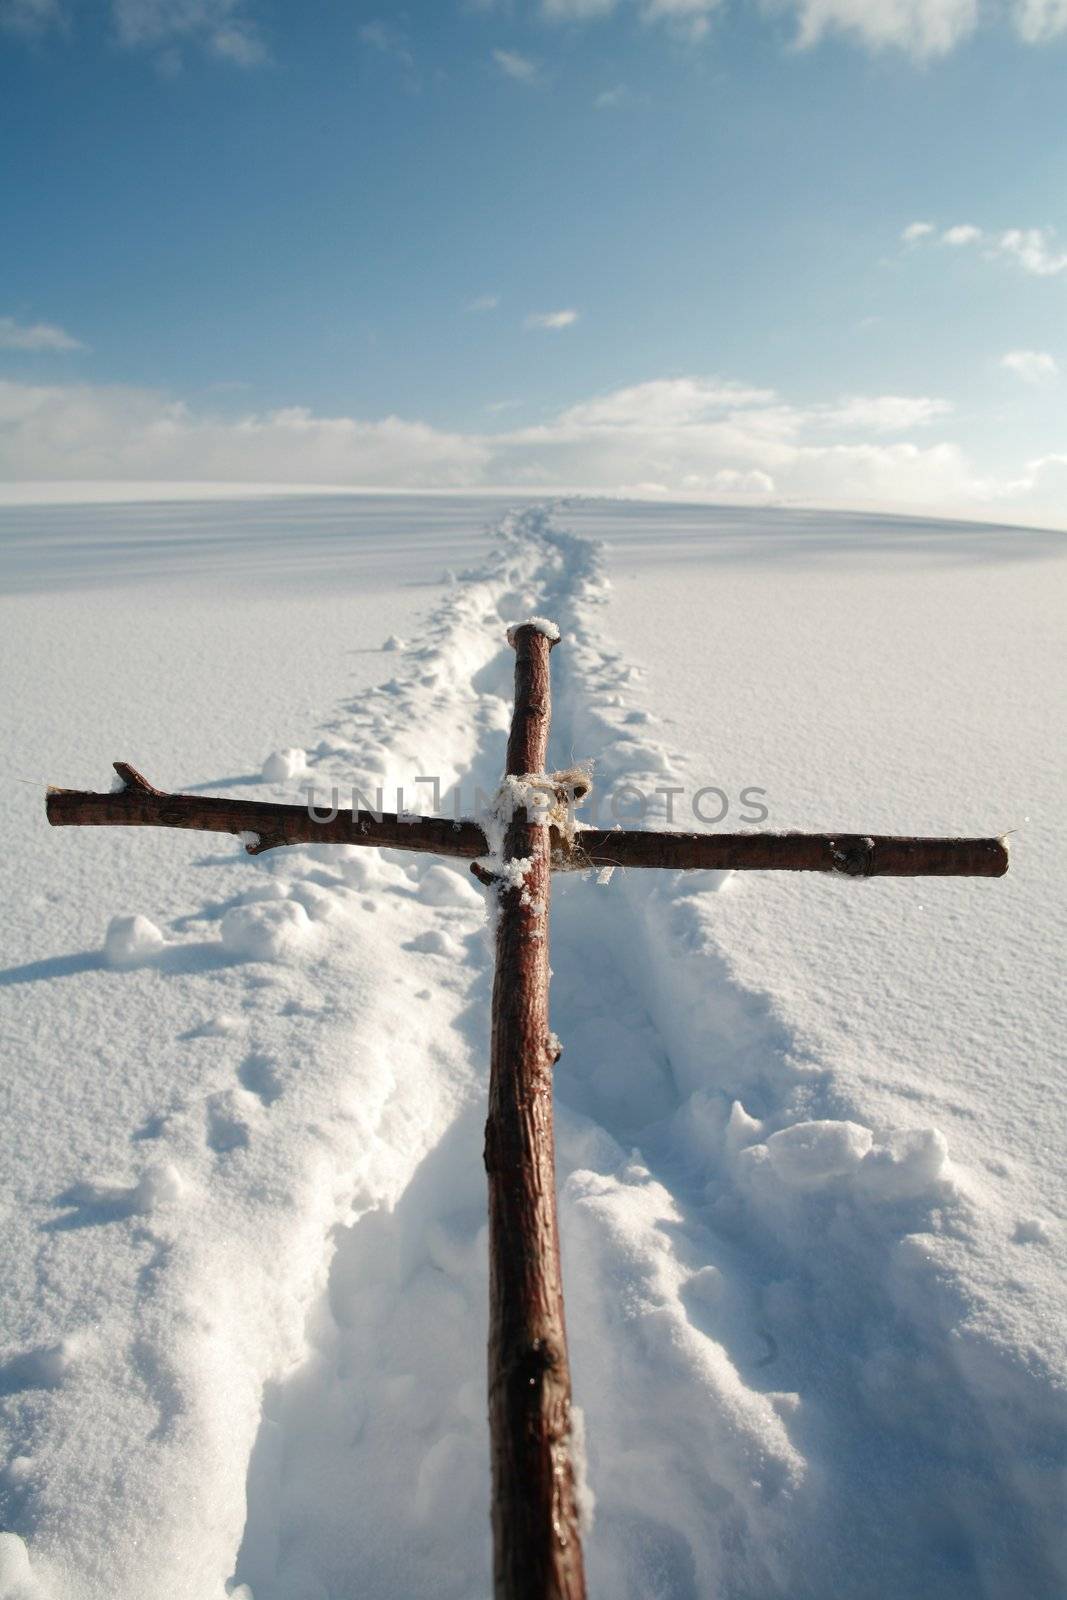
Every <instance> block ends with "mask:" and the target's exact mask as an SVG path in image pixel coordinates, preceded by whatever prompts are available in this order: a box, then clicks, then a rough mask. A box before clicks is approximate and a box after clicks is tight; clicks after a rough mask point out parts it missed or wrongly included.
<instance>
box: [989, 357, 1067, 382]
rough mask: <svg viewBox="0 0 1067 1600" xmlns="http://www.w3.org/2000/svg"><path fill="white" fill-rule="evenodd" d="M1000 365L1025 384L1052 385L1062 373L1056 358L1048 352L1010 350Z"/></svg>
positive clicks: (1001, 359) (1002, 358)
mask: <svg viewBox="0 0 1067 1600" xmlns="http://www.w3.org/2000/svg"><path fill="white" fill-rule="evenodd" d="M1000 364H1001V366H1002V367H1003V368H1004V369H1005V371H1006V372H1013V373H1014V374H1015V376H1016V377H1017V378H1022V380H1023V382H1024V383H1034V384H1040V383H1052V382H1054V381H1055V379H1056V378H1058V377H1059V372H1060V368H1059V363H1058V362H1057V360H1056V357H1055V356H1051V355H1049V353H1048V351H1047V350H1009V351H1008V353H1007V355H1004V356H1001V358H1000Z"/></svg>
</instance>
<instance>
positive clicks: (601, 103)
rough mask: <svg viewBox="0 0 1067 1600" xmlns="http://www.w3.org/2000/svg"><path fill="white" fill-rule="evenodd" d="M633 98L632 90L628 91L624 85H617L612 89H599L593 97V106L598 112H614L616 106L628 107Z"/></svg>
mask: <svg viewBox="0 0 1067 1600" xmlns="http://www.w3.org/2000/svg"><path fill="white" fill-rule="evenodd" d="M634 98H635V96H634V93H633V90H632V89H628V88H627V87H626V85H625V84H624V83H617V84H616V85H615V87H614V89H601V91H600V93H599V94H598V95H596V96H595V97H594V99H593V105H594V106H595V107H596V109H597V110H598V111H614V110H615V109H616V108H617V107H618V106H625V105H629V104H630V102H631V101H632V100H633V99H634Z"/></svg>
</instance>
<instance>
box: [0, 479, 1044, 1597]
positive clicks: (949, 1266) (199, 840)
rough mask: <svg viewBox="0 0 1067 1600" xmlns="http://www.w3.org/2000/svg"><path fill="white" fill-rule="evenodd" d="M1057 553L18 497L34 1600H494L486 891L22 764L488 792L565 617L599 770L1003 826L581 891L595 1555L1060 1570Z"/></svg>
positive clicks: (6, 763)
mask: <svg viewBox="0 0 1067 1600" xmlns="http://www.w3.org/2000/svg"><path fill="white" fill-rule="evenodd" d="M604 540H606V541H608V544H607V545H606V546H604V545H602V544H601V543H600V541H604ZM1065 555H1067V538H1065V536H1064V535H1062V534H1054V533H1043V532H1035V531H1032V530H1031V531H1024V530H1015V529H1009V528H997V527H993V526H989V525H978V524H975V525H965V524H960V523H951V524H950V523H942V524H937V523H922V522H917V521H914V520H907V519H893V518H879V517H873V516H872V517H859V516H843V515H833V514H830V513H818V514H811V513H803V512H788V511H758V512H757V511H751V512H746V511H741V510H736V509H733V510H714V509H709V508H706V507H704V508H697V507H692V508H687V507H678V506H669V507H667V506H664V507H652V506H646V505H638V504H634V503H621V502H620V503H612V502H606V501H601V502H595V501H587V502H573V503H568V504H561V505H553V506H544V505H538V504H536V503H534V502H530V503H527V504H526V505H525V506H521V507H519V508H518V509H516V510H511V511H509V510H508V506H507V505H506V504H505V503H504V502H498V501H493V500H492V499H490V498H480V499H479V498H471V499H466V500H465V499H462V498H457V497H448V498H444V497H442V498H440V499H433V498H428V497H419V498H399V497H370V496H366V497H356V496H348V497H343V496H319V497H315V498H306V499H302V498H295V497H293V498H287V497H278V498H274V499H270V500H266V499H264V500H246V501H240V502H238V501H229V502H219V503H208V502H204V503H186V504H181V503H167V504H162V503H160V504H125V505H111V506H109V505H93V506H85V507H77V506H63V507H57V506H52V507H46V506H36V507H25V508H13V507H12V508H7V509H2V510H0V580H2V584H3V589H4V591H5V597H4V598H3V600H2V601H0V667H2V681H3V686H4V704H5V734H6V741H5V746H4V752H3V754H4V760H3V774H4V782H3V798H4V806H5V816H6V819H7V822H8V838H7V846H6V862H7V866H8V883H9V887H8V890H7V894H6V896H5V915H4V918H3V922H2V927H0V939H2V946H3V948H2V951H0V962H2V965H3V970H2V971H0V1008H2V1023H0V1026H2V1039H3V1048H4V1055H5V1069H4V1075H3V1079H2V1096H3V1109H4V1117H3V1140H2V1147H0V1162H2V1165H0V1217H2V1231H0V1237H2V1242H3V1251H4V1258H3V1263H2V1269H0V1270H2V1279H0V1281H2V1283H3V1289H4V1293H3V1326H2V1334H0V1527H2V1528H4V1529H7V1530H9V1532H7V1533H0V1600H105V1597H114V1600H222V1597H223V1596H224V1595H225V1594H227V1593H237V1594H239V1595H242V1597H243V1600H247V1596H248V1594H249V1592H251V1593H252V1594H253V1595H254V1596H255V1600H354V1597H355V1596H359V1597H360V1600H421V1597H426V1600H429V1597H431V1596H432V1597H434V1600H483V1597H485V1596H487V1594H488V1589H489V1580H488V1520H487V1505H488V1465H487V1455H488V1449H487V1436H486V1424H485V1405H484V1397H483V1389H484V1373H483V1367H484V1337H485V1301H486V1260H485V1225H484V1208H485V1199H484V1181H483V1173H482V1167H481V1123H482V1116H483V1103H484V1093H485V1079H486V1055H487V1031H488V1030H487V1005H488V991H489V981H490V969H491V957H490V953H489V949H488V945H487V941H486V938H485V928H484V922H485V916H484V908H483V902H482V897H481V892H480V891H479V890H477V889H476V887H475V885H474V884H473V881H472V880H471V878H470V875H469V874H468V873H467V872H466V871H465V870H463V868H462V866H461V864H442V863H439V862H434V861H433V859H432V858H419V857H404V856H402V855H400V854H398V853H390V852H384V853H381V854H378V853H375V852H371V851H360V850H356V849H354V848H337V847H328V846H321V847H314V848H309V849H304V850H299V851H288V852H274V853H271V854H268V855H266V856H264V857H261V858H258V859H255V860H253V859H251V858H249V857H247V856H245V855H244V854H243V853H242V850H241V847H240V845H239V844H238V843H237V842H236V841H232V842H231V841H229V840H228V839H227V838H225V837H224V836H206V835H204V836H202V835H195V834H179V833H170V832H160V833H148V832H126V831H120V830H116V831H114V832H112V831H111V830H99V831H97V830H76V829H72V830H61V831H56V830H50V829H49V828H48V827H47V825H46V823H45V821H44V814H43V788H44V785H45V784H46V783H47V782H54V783H60V784H64V785H67V786H70V787H79V786H82V787H98V788H106V787H107V786H108V780H109V774H110V765H109V763H110V761H111V760H112V759H114V758H123V759H126V760H129V761H132V762H133V763H134V764H135V765H136V766H138V767H140V768H141V769H142V770H143V771H144V772H145V773H146V775H147V776H148V778H149V779H150V780H151V781H152V782H154V783H157V784H159V785H160V786H162V787H166V788H173V789H179V788H181V789H190V788H197V787H199V788H202V789H203V790H204V791H205V792H213V791H217V792H224V793H232V794H234V795H237V796H244V797H245V798H257V799H258V798H269V797H274V798H282V797H286V796H287V797H291V798H296V797H298V795H299V790H300V788H301V786H302V785H303V784H304V783H306V782H307V781H308V776H307V774H306V773H301V772H300V771H299V761H298V760H297V759H296V758H293V759H287V760H285V761H279V762H277V763H275V765H274V767H273V768H271V769H269V770H271V771H273V772H275V773H277V774H278V775H279V776H278V778H277V779H276V780H275V781H271V780H267V779H264V777H263V775H262V774H263V765H264V761H265V759H266V758H268V757H269V756H271V755H272V754H273V753H275V752H280V751H284V750H303V751H305V752H306V756H307V768H308V772H309V773H310V775H311V777H312V778H313V780H314V782H315V783H316V784H317V785H318V786H319V787H320V789H321V791H322V792H323V794H325V793H326V791H327V790H328V789H329V787H330V786H331V785H332V784H337V785H338V786H339V787H340V788H341V789H342V791H347V790H349V789H350V788H351V786H352V785H353V784H358V785H359V786H360V787H361V788H362V789H363V791H364V792H365V793H373V791H374V789H375V788H376V786H377V785H378V784H383V783H384V784H385V785H386V786H390V785H392V786H395V785H396V784H398V783H402V784H404V785H405V786H406V792H407V794H408V796H409V797H410V798H412V799H413V798H414V792H413V789H412V787H411V786H412V783H413V779H414V778H415V777H416V776H417V775H435V776H437V777H438V778H439V779H440V781H441V785H442V788H443V789H445V790H447V789H448V787H449V786H450V784H452V783H454V782H460V783H462V785H463V786H464V790H465V792H466V793H469V794H470V795H471V796H473V791H474V788H475V786H476V785H478V786H480V787H481V788H483V789H485V790H490V789H491V788H492V787H493V785H494V783H495V780H496V777H497V775H498V773H499V770H500V767H501V764H502V757H503V747H504V741H505V736H506V728H507V723H508V717H509V711H510V694H511V662H512V656H511V652H510V651H509V649H508V648H507V646H506V644H505V641H504V637H503V622H504V621H505V620H507V619H510V618H511V617H514V616H517V615H525V614H528V613H530V612H537V613H540V614H544V615H548V616H553V617H555V618H556V620H557V621H558V622H559V623H560V625H561V627H562V629H563V633H564V640H563V643H562V644H561V645H560V646H559V648H558V649H557V650H556V651H555V652H554V654H553V672H554V682H555V688H556V705H555V713H554V738H553V750H552V760H553V763H554V764H555V765H557V766H562V765H565V764H569V763H570V762H571V761H572V760H574V759H580V758H583V757H587V756H592V757H595V758H596V760H597V771H596V780H597V787H598V792H599V793H600V795H601V796H602V797H604V796H606V795H608V794H609V793H611V792H613V791H616V792H617V790H618V787H619V785H621V784H622V783H624V782H630V783H633V784H636V785H638V786H639V787H641V788H642V789H643V790H645V791H649V790H651V789H654V788H656V787H660V788H664V787H676V788H681V789H682V790H683V793H682V795H681V796H680V797H678V796H676V797H675V798H674V801H673V804H674V805H675V808H676V809H675V821H676V823H677V824H678V825H683V826H687V825H688V826H691V825H692V822H691V816H687V815H686V808H687V807H688V806H689V805H690V803H691V797H692V795H693V794H694V793H695V792H696V791H697V790H700V789H702V788H704V789H708V788H712V787H715V788H718V789H720V790H722V791H723V793H724V795H725V796H726V798H727V800H728V801H729V803H730V808H731V809H730V811H729V813H728V815H727V816H726V817H725V818H724V819H723V822H722V826H724V827H735V826H740V825H744V824H743V818H742V815H741V809H740V808H741V802H740V793H741V790H742V789H745V788H761V789H765V790H766V791H767V793H766V797H765V798H764V801H763V803H764V804H765V805H766V806H767V807H768V810H769V813H770V815H769V818H768V822H767V826H769V827H774V828H778V829H784V828H807V827H811V828H823V827H838V828H841V829H855V830H860V831H863V830H867V829H871V830H875V831H899V832H980V833H989V832H1001V831H1007V830H1009V829H1010V830H1013V840H1012V843H1013V857H1012V869H1011V872H1010V874H1009V876H1008V877H1007V878H1006V879H1003V880H1000V881H992V882H989V881H977V882H969V881H951V880H944V881H938V880H932V881H925V882H924V881H910V882H909V881H875V882H870V883H855V882H850V881H843V880H842V881H838V880H834V881H824V880H823V879H821V878H816V877H810V876H807V875H804V876H797V877H792V876H788V875H782V876H780V877H779V876H772V875H756V874H752V875H746V874H739V875H734V876H733V877H730V876H728V875H721V874H693V875H677V876H672V875H661V874H640V873H631V874H628V875H621V874H616V875H615V876H614V877H613V878H612V879H611V881H610V882H608V883H598V882H596V881H593V880H590V879H588V878H584V877H583V878H573V879H566V880H560V879H557V880H556V885H555V891H554V908H553V956H552V960H553V967H554V980H553V1021H554V1026H555V1028H556V1030H557V1032H559V1033H560V1035H561V1036H562V1038H563V1040H564V1044H565V1052H564V1056H563V1059H562V1061H561V1063H560V1066H559V1068H558V1069H557V1100H558V1107H559V1113H558V1123H559V1127H558V1132H559V1169H560V1185H561V1220H562V1228H563V1248H564V1270H565V1276H566V1288H567V1308H568V1320H569V1329H570V1338H571V1355H572V1365H573V1370H574V1380H575V1390H576V1397H577V1399H578V1401H579V1403H580V1405H581V1407H582V1409H583V1411H584V1416H585V1431H586V1445H587V1457H588V1478H589V1487H590V1493H591V1497H592V1499H593V1501H594V1502H595V1504H594V1506H593V1509H592V1525H591V1529H590V1532H589V1535H588V1541H587V1551H588V1566H589V1573H590V1583H591V1591H592V1593H593V1594H594V1595H597V1596H611V1597H612V1600H647V1597H652V1596H658V1597H661V1600H689V1597H694V1600H695V1597H706V1596H711V1595H716V1596H722V1597H728V1600H769V1597H771V1596H778V1595H780V1596H782V1597H788V1600H827V1597H828V1596H830V1595H833V1596H838V1597H845V1600H862V1597H871V1600H889V1597H893V1600H896V1597H898V1596H903V1595H912V1594H915V1595H919V1594H922V1595H924V1596H936V1597H943V1600H974V1597H988V1600H1014V1597H1022V1596H1028V1597H1037V1600H1054V1597H1057V1596H1060V1595H1061V1594H1062V1593H1063V1592H1064V1590H1065V1588H1067V1542H1065V1538H1064V1533H1063V1526H1064V1521H1065V1518H1064V1511H1065V1506H1067V1497H1065V1479H1064V1446H1065V1438H1067V1398H1065V1386H1067V1380H1065V1362H1064V1336H1063V1327H1064V1313H1065V1311H1067V1290H1065V1284H1064V1273H1063V1247H1064V1239H1065V1230H1064V1223H1065V1219H1067V1205H1065V1194H1064V1184H1063V1177H1062V1150H1063V1147H1064V1138H1065V1128H1064V1117H1063V1069H1062V1062H1061V1061H1060V1060H1059V1059H1058V1054H1057V1053H1058V1050H1059V1047H1060V1042H1061V1039H1062V1036H1063V1019H1062V1011H1058V1010H1057V1002H1058V988H1059V979H1060V967H1061V964H1062V949H1063V917H1064V912H1063V907H1064V895H1065V888H1067V883H1065V879H1067V873H1065V871H1064V865H1065V862H1064V853H1063V847H1062V844H1061V843H1060V838H1061V830H1059V829H1058V828H1057V823H1058V822H1059V820H1060V814H1061V811H1062V805H1063V800H1064V795H1063V790H1062V785H1061V783H1060V775H1059V767H1060V745H1061V742H1062V732H1061V726H1060V722H1059V719H1058V717H1057V711H1058V709H1059V701H1060V698H1061V693H1062V678H1063V663H1062V657H1061V655H1060V654H1059V650H1060V644H1061V635H1062V616H1063V607H1064V599H1065V594H1064V589H1065V574H1067V561H1065ZM387 643H389V644H390V645H391V646H392V648H389V649H383V647H384V646H385V645H386V644H387ZM286 771H290V772H291V773H292V775H291V776H289V777H284V776H281V774H283V773H284V772H286ZM422 788H423V791H425V789H426V786H425V785H424V786H422ZM386 803H387V804H388V803H389V802H388V799H387V801H386ZM665 804H666V801H665V800H664V798H663V797H662V796H661V797H660V798H659V799H658V800H657V801H656V803H655V805H656V806H657V807H658V808H659V814H660V815H662V809H663V807H664V805H665ZM702 804H703V807H704V810H705V814H706V815H707V816H709V817H710V816H713V815H714V814H715V810H716V808H721V802H719V801H718V800H717V799H716V798H715V797H713V796H705V797H704V800H703V802H702ZM651 814H652V815H655V814H656V812H655V808H654V809H653V812H652V813H651ZM609 820H610V817H609ZM135 916H140V917H142V918H144V919H147V922H146V924H140V923H138V924H133V925H130V924H125V925H119V926H117V927H115V928H113V929H112V932H111V935H110V938H109V937H108V929H109V924H110V923H111V921H112V919H113V918H117V917H127V918H129V917H135ZM147 924H152V925H154V927H155V928H157V929H159V930H160V931H161V934H162V942H160V940H159V939H156V938H154V937H153V935H152V931H151V928H150V927H148V926H147Z"/></svg>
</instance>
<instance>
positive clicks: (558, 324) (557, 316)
mask: <svg viewBox="0 0 1067 1600" xmlns="http://www.w3.org/2000/svg"><path fill="white" fill-rule="evenodd" d="M580 315H581V313H580V312H578V311H531V312H530V315H529V316H528V317H527V318H526V326H527V327H528V328H571V327H573V326H574V324H575V323H576V322H577V321H578V318H579V316H580Z"/></svg>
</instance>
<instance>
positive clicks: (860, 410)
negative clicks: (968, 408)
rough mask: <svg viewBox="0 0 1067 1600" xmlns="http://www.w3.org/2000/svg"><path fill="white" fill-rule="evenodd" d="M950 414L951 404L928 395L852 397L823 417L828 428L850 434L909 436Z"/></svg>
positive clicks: (829, 408) (832, 408)
mask: <svg viewBox="0 0 1067 1600" xmlns="http://www.w3.org/2000/svg"><path fill="white" fill-rule="evenodd" d="M951 410H952V406H951V404H950V402H949V401H948V400H935V399H932V398H931V397H930V396H928V395H901V394H881V395H874V396H870V395H852V396H850V397H849V398H848V399H846V400H843V401H842V402H841V403H840V404H839V405H836V406H830V407H828V408H827V409H826V410H825V411H823V412H822V413H821V417H822V421H823V424H824V425H825V426H827V427H831V428H843V429H845V430H846V431H847V432H849V433H853V432H859V433H906V432H907V431H908V430H909V429H910V428H923V427H926V425H927V424H928V423H931V422H936V421H937V419H938V418H939V417H947V416H948V414H949V413H950V412H951Z"/></svg>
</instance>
